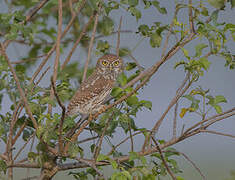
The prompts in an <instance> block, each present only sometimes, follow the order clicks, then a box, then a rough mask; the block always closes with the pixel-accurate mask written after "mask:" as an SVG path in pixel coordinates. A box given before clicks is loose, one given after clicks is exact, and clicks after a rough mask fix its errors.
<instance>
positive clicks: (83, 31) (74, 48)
mask: <svg viewBox="0 0 235 180" xmlns="http://www.w3.org/2000/svg"><path fill="white" fill-rule="evenodd" d="M94 16H95V13H94V14H93V15H92V16H91V17H90V18H89V21H88V22H87V23H86V24H85V26H84V27H83V29H82V32H81V33H80V35H79V37H78V39H77V40H76V42H75V43H74V45H73V47H72V49H71V50H70V52H69V54H68V56H67V58H66V60H65V61H64V63H63V64H62V66H61V69H62V70H63V69H64V68H65V66H66V65H67V64H68V62H69V61H70V59H71V57H72V55H73V52H74V51H75V50H76V48H77V46H78V44H79V42H80V41H81V39H82V38H83V36H84V35H85V33H86V31H87V29H88V27H89V26H90V24H91V23H92V20H93V19H94Z"/></svg>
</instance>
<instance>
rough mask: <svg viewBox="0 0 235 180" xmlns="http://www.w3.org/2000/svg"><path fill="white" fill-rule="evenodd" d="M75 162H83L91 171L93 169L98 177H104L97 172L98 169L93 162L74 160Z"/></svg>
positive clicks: (80, 159)
mask: <svg viewBox="0 0 235 180" xmlns="http://www.w3.org/2000/svg"><path fill="white" fill-rule="evenodd" d="M76 160H77V161H79V162H83V163H85V164H87V165H88V166H90V167H91V168H92V169H94V170H95V171H96V173H97V174H98V175H99V176H100V177H104V175H103V174H102V173H101V172H100V171H99V169H98V168H97V167H96V165H95V163H94V162H91V161H87V160H85V159H82V158H78V157H77V158H76Z"/></svg>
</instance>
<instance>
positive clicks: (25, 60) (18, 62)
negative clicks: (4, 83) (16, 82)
mask: <svg viewBox="0 0 235 180" xmlns="http://www.w3.org/2000/svg"><path fill="white" fill-rule="evenodd" d="M45 56H46V54H43V55H40V56H37V57H33V58H30V59H24V60H19V61H13V62H11V64H22V63H27V62H29V61H32V60H33V61H36V60H38V59H39V58H42V57H45Z"/></svg>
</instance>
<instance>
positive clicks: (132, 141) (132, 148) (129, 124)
mask: <svg viewBox="0 0 235 180" xmlns="http://www.w3.org/2000/svg"><path fill="white" fill-rule="evenodd" d="M128 126H129V132H130V139H131V152H134V140H133V136H132V132H131V123H130V122H128Z"/></svg>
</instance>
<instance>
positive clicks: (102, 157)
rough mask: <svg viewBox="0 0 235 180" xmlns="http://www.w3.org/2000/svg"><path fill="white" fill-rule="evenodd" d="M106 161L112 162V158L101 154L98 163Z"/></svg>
mask: <svg viewBox="0 0 235 180" xmlns="http://www.w3.org/2000/svg"><path fill="white" fill-rule="evenodd" d="M104 160H110V157H109V156H106V155H104V154H99V156H98V157H97V161H104Z"/></svg>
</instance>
